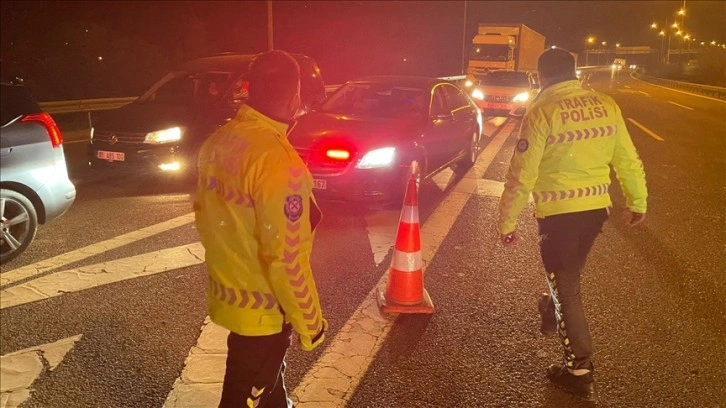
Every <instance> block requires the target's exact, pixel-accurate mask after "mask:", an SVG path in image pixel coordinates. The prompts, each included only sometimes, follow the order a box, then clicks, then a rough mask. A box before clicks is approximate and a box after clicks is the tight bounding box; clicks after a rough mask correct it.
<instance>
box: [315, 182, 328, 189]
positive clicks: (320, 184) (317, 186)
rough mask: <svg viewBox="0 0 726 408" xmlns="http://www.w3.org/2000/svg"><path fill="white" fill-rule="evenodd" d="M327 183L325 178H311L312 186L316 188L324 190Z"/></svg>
mask: <svg viewBox="0 0 726 408" xmlns="http://www.w3.org/2000/svg"><path fill="white" fill-rule="evenodd" d="M327 184H328V182H327V180H317V179H315V180H313V188H314V189H316V190H325V189H326V188H327V187H328V186H327Z"/></svg>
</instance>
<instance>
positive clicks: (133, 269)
mask: <svg viewBox="0 0 726 408" xmlns="http://www.w3.org/2000/svg"><path fill="white" fill-rule="evenodd" d="M202 262H204V247H202V244H201V243H200V242H196V243H193V244H188V245H182V246H178V247H174V248H167V249H162V250H160V251H154V252H148V253H145V254H141V255H136V256H131V257H128V258H122V259H117V260H114V261H108V262H102V263H98V264H95V265H90V266H83V267H80V268H76V269H69V270H66V271H60V272H53V273H51V274H48V275H45V276H41V277H39V278H36V279H33V280H32V281H29V282H24V283H21V284H19V285H15V286H11V287H9V288H7V289H3V290H1V291H0V309H5V308H8V307H13V306H18V305H23V304H26V303H31V302H37V301H39V300H43V299H49V298H51V297H55V296H60V295H63V294H65V293H69V292H78V291H81V290H85V289H91V288H94V287H97V286H102V285H108V284H110V283H115V282H120V281H124V280H128V279H134V278H139V277H141V276H148V275H154V274H157V273H162V272H167V271H171V270H174V269H179V268H184V267H188V266H192V265H197V264H200V263H202Z"/></svg>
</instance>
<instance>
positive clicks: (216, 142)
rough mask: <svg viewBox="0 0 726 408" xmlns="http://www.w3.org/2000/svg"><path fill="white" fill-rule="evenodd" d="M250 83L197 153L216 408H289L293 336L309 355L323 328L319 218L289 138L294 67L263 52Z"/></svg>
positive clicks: (296, 98)
mask: <svg viewBox="0 0 726 408" xmlns="http://www.w3.org/2000/svg"><path fill="white" fill-rule="evenodd" d="M248 80H249V101H248V103H247V104H246V105H244V106H242V107H241V108H240V109H239V111H238V113H237V116H236V117H235V118H233V119H232V120H231V121H229V122H228V123H227V124H225V125H224V126H222V127H221V128H220V129H218V130H217V131H216V132H215V133H214V134H212V135H211V136H210V137H209V139H208V140H207V141H206V142H205V143H204V145H203V146H202V149H201V152H200V155H199V163H198V165H199V166H198V167H199V179H198V183H197V191H196V196H195V200H194V212H195V217H196V226H197V229H198V231H199V235H200V237H201V241H202V244H203V245H204V249H205V251H206V254H205V261H206V265H207V270H208V274H209V285H208V291H207V300H208V305H209V316H210V318H211V319H212V321H213V322H214V323H216V324H218V325H220V326H222V327H224V328H226V329H228V330H229V331H230V334H229V337H228V339H227V346H228V349H229V351H228V354H227V363H226V372H225V376H224V384H223V389H222V398H221V401H220V404H219V406H220V407H243V406H244V407H255V408H270V407H271V408H279V407H291V406H292V401H290V400H289V399H288V398H287V392H286V390H285V386H284V380H283V375H284V371H285V362H284V358H285V354H286V352H287V349H288V347H289V346H290V337H291V333H292V330H294V331H295V332H297V334H298V337H299V341H300V346H301V347H302V349H303V350H306V351H310V350H313V349H315V348H316V347H317V346H318V345H320V344H321V343H322V342H323V340H324V338H325V330H326V329H327V321H326V320H325V319H323V315H322V313H321V308H320V300H319V298H318V292H317V289H316V287H315V281H314V280H313V275H312V271H311V267H310V253H311V250H312V244H313V232H314V230H315V227H316V225H317V223H318V222H319V221H320V218H321V215H320V212H319V210H318V207H317V204H316V202H315V198H314V197H313V194H312V177H311V175H310V173H309V172H308V170H307V168H306V166H305V164H304V163H303V162H302V160H301V159H300V156H298V154H297V152H296V151H295V149H293V147H292V146H291V145H290V143H289V142H288V140H287V134H288V133H289V132H290V129H291V128H292V126H293V125H294V121H293V117H294V114H295V112H297V110H298V108H299V105H300V70H299V66H298V64H297V63H296V62H295V60H294V59H293V58H292V57H291V56H290V55H289V54H287V53H285V52H283V51H270V52H267V53H264V54H260V55H259V56H258V57H257V58H256V59H255V60H254V61H253V62H252V65H251V67H250V72H249V77H248Z"/></svg>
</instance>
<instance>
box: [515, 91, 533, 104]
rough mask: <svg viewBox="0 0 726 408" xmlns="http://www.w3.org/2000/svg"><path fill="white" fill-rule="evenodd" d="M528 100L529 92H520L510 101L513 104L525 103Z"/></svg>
mask: <svg viewBox="0 0 726 408" xmlns="http://www.w3.org/2000/svg"><path fill="white" fill-rule="evenodd" d="M528 100H529V92H522V93H519V94H517V95H516V96H515V97H514V99H512V101H514V102H527V101H528Z"/></svg>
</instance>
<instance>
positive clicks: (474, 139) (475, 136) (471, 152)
mask: <svg viewBox="0 0 726 408" xmlns="http://www.w3.org/2000/svg"><path fill="white" fill-rule="evenodd" d="M479 142H480V141H479V132H478V131H475V132H474V133H472V134H471V139H470V140H469V147H468V148H467V151H466V156H464V158H463V159H461V161H460V162H459V163H458V166H457V167H458V168H460V169H462V170H468V169H470V168H471V167H472V166H474V163H476V158H477V156H479Z"/></svg>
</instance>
